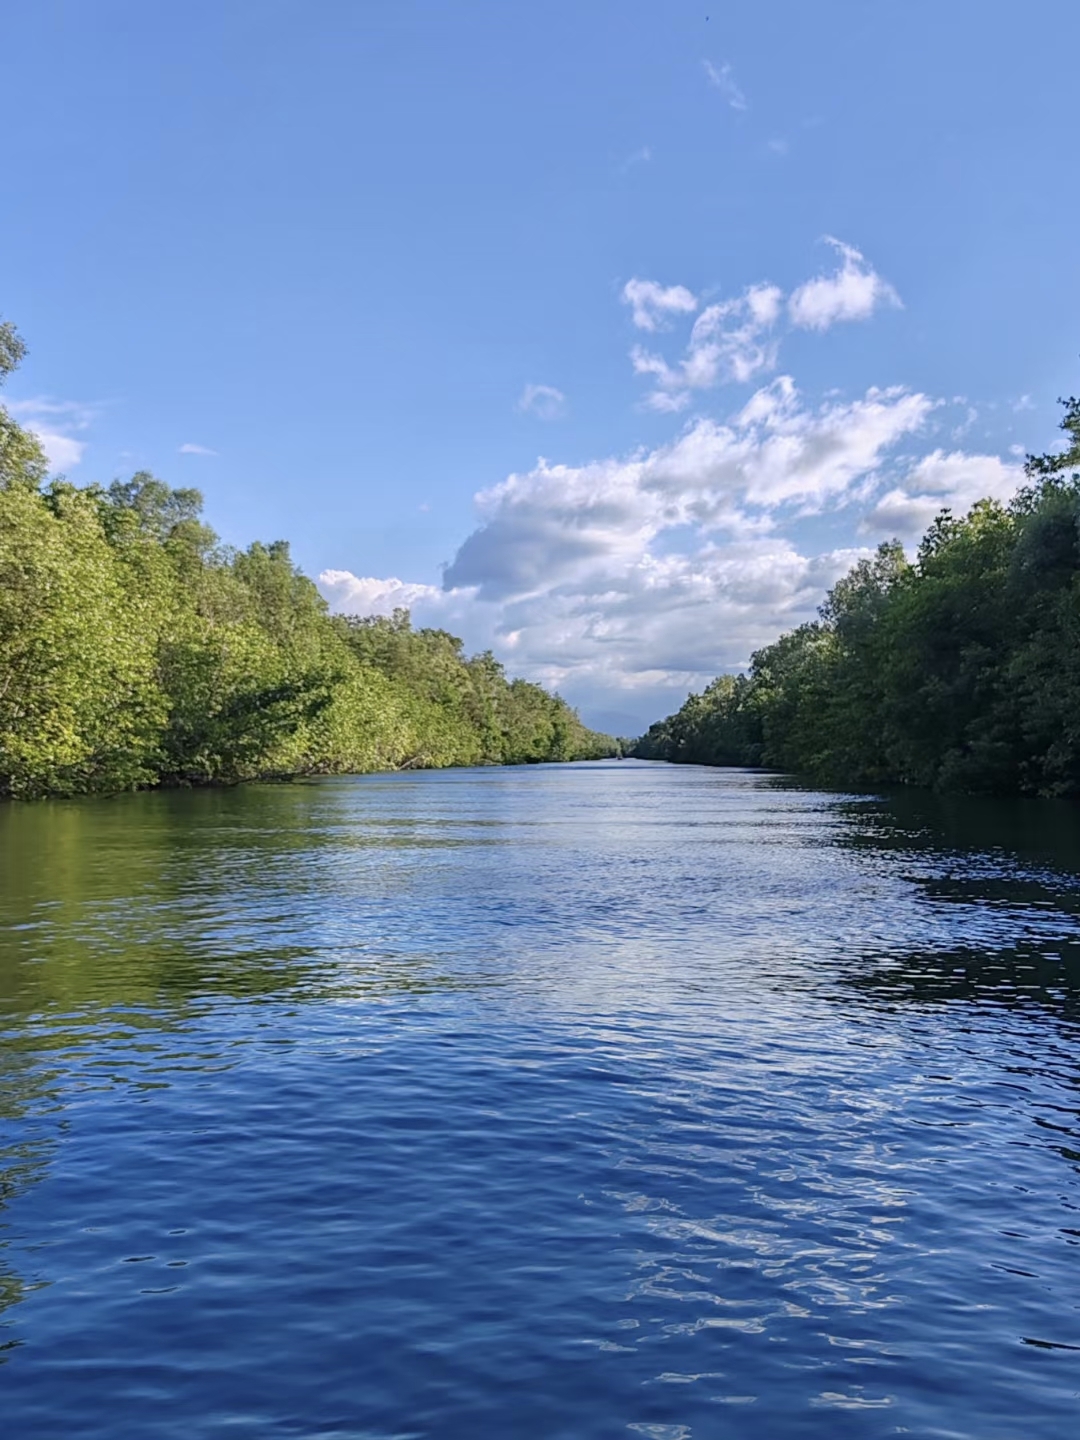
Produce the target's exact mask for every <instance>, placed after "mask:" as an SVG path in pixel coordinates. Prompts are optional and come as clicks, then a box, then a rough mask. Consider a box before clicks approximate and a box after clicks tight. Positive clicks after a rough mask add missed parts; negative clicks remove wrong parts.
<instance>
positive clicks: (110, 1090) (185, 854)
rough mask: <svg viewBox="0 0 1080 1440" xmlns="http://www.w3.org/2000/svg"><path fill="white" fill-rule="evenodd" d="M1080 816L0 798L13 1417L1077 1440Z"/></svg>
mask: <svg viewBox="0 0 1080 1440" xmlns="http://www.w3.org/2000/svg"><path fill="white" fill-rule="evenodd" d="M1078 862H1080V823H1078V819H1077V812H1076V811H1075V809H1073V808H1072V807H1069V806H1066V805H1056V804H1050V803H1036V802H1015V803H1008V804H1006V803H994V802H951V803H947V802H939V801H933V800H931V799H928V798H926V797H921V798H920V797H910V796H908V797H901V798H899V799H897V798H891V799H890V798H887V797H857V796H845V795H838V794H828V793H822V792H820V791H811V790H805V789H800V788H798V787H797V786H794V785H792V784H790V783H785V782H782V781H779V780H777V779H775V778H771V777H769V776H764V775H758V774H753V773H750V772H745V771H716V770H703V769H694V768H689V767H686V768H680V767H667V766H661V765H645V764H637V763H633V762H624V763H622V764H616V763H605V764H598V765H575V766H541V767H535V768H529V769H521V770H483V771H448V772H441V773H434V774H409V775H399V776H370V777H365V778H360V779H345V780H331V781H324V782H319V783H313V784H299V785H292V786H280V787H276V786H252V787H247V788H244V789H237V790H233V791H226V792H200V793H189V794H183V793H172V794H148V795H137V796H127V797H123V798H121V799H118V800H115V801H100V800H98V801H78V802H69V803H49V804H41V805H35V806H21V807H19V806H8V807H6V808H3V809H0V1362H2V1363H0V1413H2V1414H3V1417H4V1421H5V1434H6V1435H10V1436H12V1437H13V1440H22V1437H37V1436H42V1437H54V1436H64V1437H80V1440H81V1437H94V1440H106V1437H108V1440H173V1437H175V1440H180V1437H183V1440H191V1437H193V1436H197V1437H199V1440H227V1437H228V1440H232V1437H237V1440H248V1437H251V1440H256V1437H258V1440H276V1437H310V1440H314V1437H321V1440H331V1437H333V1440H391V1437H395V1440H405V1437H438V1440H466V1437H468V1440H473V1437H477V1436H485V1437H486V1436H491V1437H507V1440H511V1437H513V1440H533V1437H536V1440H555V1437H566V1440H570V1437H573V1440H594V1437H595V1440H600V1437H605V1440H606V1437H624V1440H634V1437H635V1436H639V1437H640V1436H646V1437H654V1440H712V1437H717V1436H720V1437H722V1436H733V1437H758V1436H760V1437H763V1440H764V1437H768V1440H787V1437H797V1436H815V1437H832V1436H840V1437H853V1440H864V1437H866V1440H869V1437H878V1436H891V1435H898V1434H907V1435H914V1436H927V1437H929V1436H935V1437H937V1436H940V1437H977V1440H1006V1437H1008V1440H1012V1437H1016V1440H1021V1437H1023V1440H1061V1437H1063V1436H1065V1435H1069V1434H1071V1433H1073V1427H1074V1425H1076V1423H1077V1417H1078V1413H1080V1407H1078V1397H1080V1264H1078V1262H1080V1250H1078V1248H1077V1247H1078V1244H1080V1173H1078V1172H1080V1117H1078V1108H1080V1094H1078V1081H1080V1050H1078V1045H1077V1041H1078V1037H1080V1025H1078V1018H1080V1009H1078V1004H1077V1001H1078V997H1080V880H1078V874H1077V871H1078Z"/></svg>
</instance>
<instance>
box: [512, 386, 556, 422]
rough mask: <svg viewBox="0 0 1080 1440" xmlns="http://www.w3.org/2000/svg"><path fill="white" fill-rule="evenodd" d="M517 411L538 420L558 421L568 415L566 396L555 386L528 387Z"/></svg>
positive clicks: (519, 399) (521, 396)
mask: <svg viewBox="0 0 1080 1440" xmlns="http://www.w3.org/2000/svg"><path fill="white" fill-rule="evenodd" d="M515 409H516V410H518V411H519V412H520V413H521V414H522V415H535V416H536V417H537V419H538V420H558V419H560V418H561V417H562V416H563V415H565V414H566V396H565V395H564V394H563V392H562V391H561V390H556V388H555V386H554V385H526V386H525V388H524V390H522V392H521V394H520V395H519V396H518V400H517V405H516V406H515Z"/></svg>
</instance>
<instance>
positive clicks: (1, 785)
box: [0, 323, 614, 798]
mask: <svg viewBox="0 0 1080 1440" xmlns="http://www.w3.org/2000/svg"><path fill="white" fill-rule="evenodd" d="M24 353H25V347H24V346H23V343H22V341H21V339H20V338H19V336H18V334H17V332H16V331H15V329H14V328H13V327H12V326H11V324H10V323H4V324H0V381H2V380H3V379H4V377H6V375H7V374H8V373H9V372H10V371H11V370H12V369H14V367H15V366H16V365H17V364H18V363H19V361H20V360H21V359H22V356H23V354H24ZM613 749H614V745H613V742H612V741H610V740H609V739H608V737H606V736H602V735H597V734H595V733H593V732H592V731H589V730H587V729H586V728H585V726H584V725H582V723H581V721H580V720H579V719H578V717H577V715H576V714H575V712H574V711H573V710H572V709H571V708H570V707H569V706H568V705H567V704H566V703H565V702H564V701H563V700H561V699H560V698H559V697H558V696H555V695H551V694H549V693H548V692H547V691H545V690H543V689H542V688H541V687H540V686H538V685H533V684H530V683H529V682H527V681H524V680H509V679H508V678H507V677H506V675H505V673H504V672H503V669H502V666H501V665H500V664H499V663H498V662H497V661H496V660H495V659H494V657H493V656H492V655H491V654H489V653H484V654H482V655H477V656H474V657H472V658H469V657H467V656H466V655H465V654H464V652H463V646H462V643H461V641H460V640H458V639H456V638H455V637H454V636H452V635H449V634H447V633H446V632H445V631H443V630H423V629H422V630H414V629H413V628H412V625H411V623H410V620H409V616H408V614H407V612H405V611H398V612H396V613H395V615H394V616H392V617H390V618H381V617H369V618H366V619H352V618H345V617H341V616H335V615H331V614H330V613H329V611H328V609H327V606H326V602H325V601H324V600H323V598H322V597H321V595H320V594H319V592H318V590H317V589H316V587H315V585H314V584H313V583H312V581H311V580H309V579H308V578H307V577H306V576H305V575H303V574H301V572H300V571H299V570H298V569H297V568H296V567H295V566H294V565H293V563H292V559H291V557H290V554H289V547H288V545H287V544H286V543H285V542H284V541H275V542H274V543H272V544H261V543H255V544H253V545H251V546H249V548H248V549H246V550H239V551H237V550H232V549H229V548H228V547H226V546H223V545H222V544H221V543H220V542H219V540H218V538H217V536H216V535H215V534H214V533H213V531H212V530H211V529H210V528H209V527H208V526H207V525H206V524H205V523H204V522H203V520H202V496H201V495H200V493H199V492H198V491H197V490H192V489H172V488H171V487H170V486H169V485H167V484H165V483H164V482H163V481H162V480H159V479H157V478H156V477H155V476H153V475H151V474H149V473H147V472H145V471H143V472H140V473H139V474H137V475H135V476H133V477H132V479H131V480H129V481H126V482H120V481H116V482H114V483H113V484H111V485H109V486H108V487H107V488H105V487H102V486H98V485H88V486H84V487H78V486H75V485H72V484H70V483H68V482H67V481H66V480H64V479H49V478H48V465H47V462H46V458H45V456H44V454H43V452H42V450H41V446H40V444H39V443H38V441H37V439H36V438H35V437H34V435H33V434H31V433H30V432H29V431H28V430H25V429H23V428H22V427H21V426H19V425H18V424H17V423H16V422H15V420H14V419H13V418H12V417H11V416H10V414H9V413H8V412H7V410H6V409H4V408H3V407H2V406H0V797H4V796H6V797H23V798H30V797H35V796H43V795H74V794H83V793H107V792H112V791H117V790H124V789H132V788H136V787H140V786H152V785H160V784H172V785H201V784H215V783H232V782H234V781H238V780H244V779H252V778H257V777H270V776H274V777H284V776H290V775H317V774H329V773H334V772H342V771H365V770H375V769H394V768H400V767H403V766H415V767H420V766H444V765H477V764H516V763H522V762H527V761H542V760H574V759H579V758H585V757H593V756H599V755H606V754H610V753H612V751H613Z"/></svg>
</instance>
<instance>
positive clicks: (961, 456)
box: [860, 450, 1024, 540]
mask: <svg viewBox="0 0 1080 1440" xmlns="http://www.w3.org/2000/svg"><path fill="white" fill-rule="evenodd" d="M1023 478H1024V467H1023V466H1022V465H1009V464H1006V463H1005V461H1003V460H1002V459H1000V457H999V456H997V455H967V454H965V453H964V452H963V451H961V450H954V451H952V452H951V453H950V454H946V453H945V452H944V451H943V450H934V451H933V452H932V453H931V454H929V455H926V456H924V457H923V458H922V459H921V460H920V461H919V462H918V463H917V464H915V465H913V466H912V468H911V469H910V470H909V471H908V473H907V475H906V476H905V477H904V479H903V482H902V483H901V484H900V485H897V486H894V487H893V488H892V489H890V490H889V491H887V492H886V493H885V494H884V495H882V496H881V497H880V498H879V499H878V500H877V502H876V504H875V505H874V506H873V508H872V509H871V510H870V511H869V512H868V513H867V514H866V515H865V516H864V517H863V520H862V524H861V527H860V528H861V529H862V530H864V531H875V532H878V533H886V534H889V535H895V536H897V538H899V539H902V540H913V539H915V538H917V537H918V536H920V535H921V534H922V533H923V531H924V530H925V529H926V527H927V526H928V525H929V524H930V523H931V521H932V520H933V519H934V517H935V515H937V513H938V511H939V510H942V509H945V508H946V507H948V508H949V509H950V510H952V512H953V514H954V515H964V514H966V513H967V511H968V510H970V509H971V507H972V505H974V504H975V501H976V500H981V499H983V498H984V497H989V498H990V499H993V500H1007V499H1008V498H1009V497H1010V496H1011V495H1012V494H1013V492H1014V491H1015V490H1016V488H1017V486H1018V485H1020V484H1021V482H1022V481H1023Z"/></svg>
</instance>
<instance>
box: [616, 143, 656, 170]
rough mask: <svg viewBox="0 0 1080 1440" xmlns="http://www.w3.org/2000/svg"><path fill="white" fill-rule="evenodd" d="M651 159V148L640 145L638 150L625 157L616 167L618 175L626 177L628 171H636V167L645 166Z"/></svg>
mask: <svg viewBox="0 0 1080 1440" xmlns="http://www.w3.org/2000/svg"><path fill="white" fill-rule="evenodd" d="M652 158H653V152H652V146H651V145H642V147H641V149H640V150H635V151H634V152H633V154H631V155H627V157H626V159H625V160H623V161H622V163H621V164H620V165H619V166H618V171H619V174H620V175H626V174H627V173H628V172H629V171H631V170H634V169H636V167H637V166H638V165H647V164H648V163H649V161H650V160H651V159H652Z"/></svg>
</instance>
